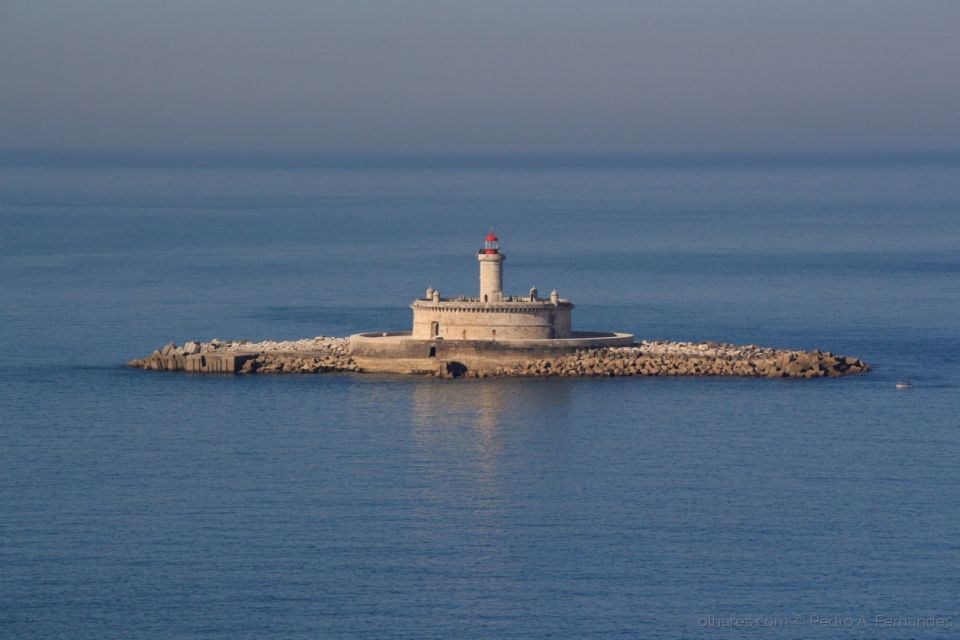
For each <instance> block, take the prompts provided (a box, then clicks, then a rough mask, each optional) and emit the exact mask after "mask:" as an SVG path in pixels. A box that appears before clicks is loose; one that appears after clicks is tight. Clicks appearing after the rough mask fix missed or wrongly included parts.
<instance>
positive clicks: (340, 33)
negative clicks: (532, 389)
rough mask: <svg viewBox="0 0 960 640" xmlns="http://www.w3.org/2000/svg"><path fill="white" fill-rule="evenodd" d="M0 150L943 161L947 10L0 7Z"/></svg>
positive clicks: (955, 125)
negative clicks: (825, 153) (882, 152)
mask: <svg viewBox="0 0 960 640" xmlns="http://www.w3.org/2000/svg"><path fill="white" fill-rule="evenodd" d="M0 91H2V100H0V148H7V149H12V148H13V149H16V148H19V149H163V150H194V149H196V150H297V151H319V152H326V151H338V150H352V151H363V150H374V151H414V152H422V151H451V150H452V151H550V150H569V151H576V150H582V151H656V150H781V149H798V150H820V149H826V150H831V149H853V150H862V149H949V150H956V149H960V0H956V1H955V0H904V1H888V0H794V1H792V2H781V1H777V0H755V1H754V0H723V1H721V0H705V1H687V0H662V1H659V2H644V1H642V0H624V1H616V0H611V1H606V0H589V1H586V0H585V1H583V2H566V1H562V0H529V1H526V0H502V1H501V0H469V1H458V0H438V1H435V0H407V1H404V0H394V1H386V0H384V1H382V2H372V1H367V0H346V1H343V2H341V1H329V0H309V1H308V0H303V1H299V2H298V1H293V0H269V1H266V0H265V1H262V2H253V1H251V0H209V1H204V0H189V1H182V0H162V1H160V0H157V1H155V2H148V1H135V0H63V1H48V0H0Z"/></svg>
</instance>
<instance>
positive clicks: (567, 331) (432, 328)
mask: <svg viewBox="0 0 960 640" xmlns="http://www.w3.org/2000/svg"><path fill="white" fill-rule="evenodd" d="M505 260H506V256H505V255H504V254H503V252H502V251H501V250H500V241H499V239H498V238H497V235H496V233H494V232H493V230H491V231H490V233H489V234H487V237H486V238H485V239H484V243H483V247H482V248H481V249H480V250H479V251H477V262H478V263H479V266H480V295H479V296H477V297H468V296H456V297H450V298H444V297H442V296H441V295H440V291H439V290H437V289H433V288H432V287H431V288H428V289H427V290H426V295H425V296H424V297H423V298H420V299H417V300H414V301H413V303H412V304H411V305H410V308H411V309H412V310H413V329H412V331H383V332H371V333H359V334H355V335H353V336H351V337H350V354H351V356H352V357H353V358H354V360H355V361H357V362H358V363H359V364H360V366H362V367H363V368H364V369H365V370H369V371H390V372H398V373H409V372H423V371H431V370H435V369H437V368H438V367H439V368H441V369H443V368H444V367H447V368H449V367H451V366H453V367H454V368H456V367H465V368H470V369H474V370H484V369H492V368H495V367H498V366H501V365H506V364H510V363H515V362H524V361H529V360H530V359H532V358H538V357H545V356H547V355H550V354H557V353H562V352H565V351H571V350H576V349H595V348H602V347H613V346H628V345H631V344H633V336H632V335H630V334H627V333H612V332H596V331H574V330H573V325H572V315H573V307H574V305H573V303H571V302H570V301H569V300H566V299H564V298H561V297H560V296H559V294H558V293H557V292H556V290H554V291H551V292H550V295H549V296H547V297H546V298H541V297H540V296H539V294H538V292H537V289H536V288H533V289H530V291H529V292H528V293H527V294H526V295H506V294H505V293H504V291H503V263H504V261H505Z"/></svg>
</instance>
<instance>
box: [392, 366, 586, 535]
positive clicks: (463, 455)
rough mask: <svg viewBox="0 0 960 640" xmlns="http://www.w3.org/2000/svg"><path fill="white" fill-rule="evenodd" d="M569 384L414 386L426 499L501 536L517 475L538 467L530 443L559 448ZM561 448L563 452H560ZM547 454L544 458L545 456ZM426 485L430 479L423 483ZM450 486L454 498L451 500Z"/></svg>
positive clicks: (438, 382)
mask: <svg viewBox="0 0 960 640" xmlns="http://www.w3.org/2000/svg"><path fill="white" fill-rule="evenodd" d="M571 384H572V383H571V381H569V380H471V381H450V380H424V381H422V382H418V383H416V384H414V385H412V389H413V392H412V393H413V396H412V403H411V418H412V419H411V428H412V438H413V441H414V446H415V456H416V458H417V466H418V468H419V469H420V472H421V473H423V474H424V475H425V476H429V481H425V482H423V483H421V487H422V495H421V498H422V499H423V500H424V501H425V504H427V505H431V506H432V508H435V507H436V506H437V504H438V503H445V502H447V501H448V500H449V499H450V496H451V495H456V496H458V498H457V499H458V501H459V504H458V505H457V506H456V507H454V508H466V509H470V510H472V511H473V512H474V514H475V515H476V517H477V521H476V525H477V526H479V527H481V528H483V529H485V530H487V531H488V532H495V531H498V530H499V529H500V527H501V525H502V522H501V515H502V510H503V509H504V508H505V504H506V503H507V502H509V501H510V500H511V497H512V496H510V495H509V493H510V491H511V490H515V489H516V487H513V486H512V480H511V474H512V473H513V472H514V467H515V466H517V465H520V466H521V467H526V466H527V465H528V464H534V465H536V464H537V461H536V460H534V459H532V458H533V457H535V456H536V455H537V453H536V452H533V451H531V450H530V449H529V447H528V444H529V441H530V440H531V439H533V440H541V439H543V438H546V439H548V440H553V439H554V437H553V435H552V434H550V435H545V434H544V433H543V432H544V431H545V430H554V429H555V428H556V423H555V422H554V421H553V420H551V419H550V418H549V416H554V417H555V416H557V415H558V414H562V413H564V411H565V410H566V408H567V405H568V404H569V400H570V390H571ZM560 446H562V444H561V445H560ZM541 453H542V452H541ZM424 479H425V480H426V479H427V478H424ZM451 484H453V485H455V491H454V492H453V493H452V494H451V493H450V492H449V489H451Z"/></svg>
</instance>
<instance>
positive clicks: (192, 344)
mask: <svg viewBox="0 0 960 640" xmlns="http://www.w3.org/2000/svg"><path fill="white" fill-rule="evenodd" d="M183 353H184V354H185V355H188V356H191V355H193V354H195V353H200V343H199V342H197V341H196V340H191V341H189V342H184V343H183Z"/></svg>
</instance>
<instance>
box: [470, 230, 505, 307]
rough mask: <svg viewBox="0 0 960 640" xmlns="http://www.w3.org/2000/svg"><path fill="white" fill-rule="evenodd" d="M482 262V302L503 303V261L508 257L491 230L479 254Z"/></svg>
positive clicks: (478, 258)
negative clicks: (501, 249) (501, 250)
mask: <svg viewBox="0 0 960 640" xmlns="http://www.w3.org/2000/svg"><path fill="white" fill-rule="evenodd" d="M477 260H478V261H479V262H480V300H482V301H483V302H502V301H503V261H504V260H506V256H504V255H503V254H502V253H500V242H499V241H498V240H497V234H496V233H494V232H493V229H490V233H488V234H487V237H486V239H485V240H484V242H483V249H480V251H479V252H477Z"/></svg>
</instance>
